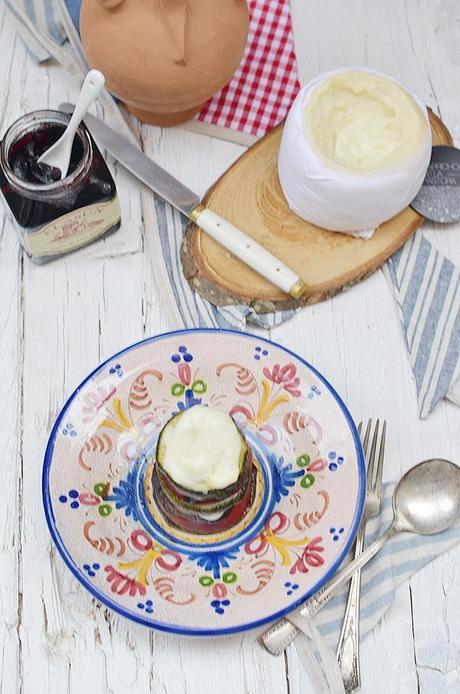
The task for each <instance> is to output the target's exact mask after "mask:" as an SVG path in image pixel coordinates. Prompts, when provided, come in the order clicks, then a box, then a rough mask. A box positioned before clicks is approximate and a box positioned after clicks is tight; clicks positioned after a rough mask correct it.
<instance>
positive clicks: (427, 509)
mask: <svg viewBox="0 0 460 694" xmlns="http://www.w3.org/2000/svg"><path fill="white" fill-rule="evenodd" d="M393 514H394V515H393V522H392V523H391V525H390V527H389V528H388V530H386V531H385V532H384V533H383V535H381V536H380V537H379V538H378V539H377V540H376V541H375V542H373V543H372V544H371V545H369V547H368V548H367V549H366V550H365V551H364V552H363V553H362V554H361V555H360V556H359V557H358V558H356V559H354V560H353V561H351V562H350V563H349V564H347V566H345V567H344V568H343V569H342V570H341V571H339V572H338V573H337V574H336V575H335V576H334V577H333V578H332V579H331V580H330V581H328V583H326V585H324V586H323V587H322V588H321V589H320V590H319V591H318V592H317V593H316V594H315V595H314V596H313V597H312V598H310V600H307V602H306V603H304V604H303V606H302V607H301V608H300V613H301V614H302V615H304V616H308V617H312V616H313V615H315V614H316V613H317V612H318V611H319V610H320V609H321V608H322V607H323V606H324V605H325V604H326V603H327V602H328V601H329V600H330V598H331V597H332V596H333V595H334V593H335V592H336V590H337V588H339V587H340V586H341V585H342V584H343V583H346V581H348V580H349V579H350V578H351V576H352V575H353V573H354V572H355V571H356V569H358V568H360V567H362V566H364V564H367V562H368V561H369V560H370V559H372V557H373V556H374V555H375V554H377V552H379V551H380V550H381V549H382V547H383V545H384V544H385V543H386V542H387V541H388V540H389V539H390V538H391V537H393V535H396V534H397V533H403V532H408V533H417V534H419V535H435V534H436V533H442V532H444V531H445V530H448V529H449V528H452V527H453V526H454V525H455V524H456V523H457V522H458V521H459V520H460V467H458V466H457V465H455V464H454V463H451V462H449V461H448V460H440V459H437V458H435V459H433V460H426V461H425V462H423V463H419V465H416V466H415V467H413V468H411V469H410V470H409V471H408V472H406V474H405V475H404V476H403V477H402V478H401V479H400V481H399V483H398V486H397V487H396V489H395V491H394V493H393ZM298 633H299V630H298V629H297V627H295V626H294V625H293V624H291V622H289V621H288V620H287V619H282V620H280V621H279V622H277V623H276V624H275V625H274V626H273V627H271V628H270V629H268V630H267V631H266V632H265V633H264V634H263V635H262V636H261V638H260V640H261V643H262V644H263V646H265V648H266V649H267V650H268V651H270V653H272V654H273V655H280V654H281V653H282V652H283V651H284V650H285V649H286V648H287V647H288V645H289V644H290V643H291V641H292V640H293V639H294V638H295V637H296V636H297V634H298Z"/></svg>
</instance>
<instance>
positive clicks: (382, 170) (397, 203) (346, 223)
mask: <svg viewBox="0 0 460 694" xmlns="http://www.w3.org/2000/svg"><path fill="white" fill-rule="evenodd" d="M431 147H432V142H431V128H430V125H429V119H428V113H427V110H426V107H425V106H424V104H423V103H422V102H421V101H420V100H419V99H418V98H417V97H416V96H414V95H413V94H410V93H409V92H407V90H405V89H404V87H403V86H402V85H401V84H399V82H397V81H396V80H393V79H391V78H389V77H386V76H385V75H382V74H381V73H376V72H374V71H372V70H366V69H352V70H350V69H348V70H346V69H344V70H336V71H334V72H331V73H327V74H325V75H321V76H320V77H318V78H317V79H315V80H313V81H312V82H310V83H309V84H307V85H306V86H305V87H303V89H301V91H300V92H299V94H298V95H297V97H296V99H295V101H294V103H293V105H292V107H291V110H290V112H289V115H288V117H287V120H286V124H285V126H284V131H283V137H282V141H281V147H280V153H279V160H278V173H279V179H280V183H281V187H282V189H283V193H284V196H285V198H286V200H287V203H288V205H289V207H290V208H291V210H292V211H293V212H295V213H296V214H297V215H299V217H302V219H305V220H307V221H309V222H311V223H312V224H315V225H316V226H319V227H323V228H325V229H329V230H332V231H344V232H347V233H351V234H357V235H362V236H363V235H365V234H364V233H363V232H368V233H367V236H369V235H371V231H372V230H373V229H375V228H376V227H377V226H379V225H380V224H382V223H383V222H385V221H387V220H388V219H390V218H391V217H394V216H395V215H396V214H398V213H399V212H401V211H402V210H403V209H404V208H405V207H407V205H408V204H409V203H410V202H411V201H412V200H413V199H414V197H415V196H416V194H417V193H418V191H419V190H420V188H421V186H422V183H423V180H424V178H425V174H426V171H427V168H428V164H429V162H430V157H431Z"/></svg>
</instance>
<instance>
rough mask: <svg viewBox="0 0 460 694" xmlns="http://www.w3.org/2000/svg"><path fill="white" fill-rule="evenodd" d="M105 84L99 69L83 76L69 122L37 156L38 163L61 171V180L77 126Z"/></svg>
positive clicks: (67, 165)
mask: <svg viewBox="0 0 460 694" xmlns="http://www.w3.org/2000/svg"><path fill="white" fill-rule="evenodd" d="M104 84H105V77H104V75H103V74H102V72H99V70H90V71H89V72H88V74H87V75H86V77H85V81H84V82H83V86H82V88H81V92H80V95H79V97H78V100H77V103H76V106H75V110H74V112H73V114H72V118H71V119H70V121H69V124H68V126H67V128H66V129H65V131H64V132H63V134H62V135H61V137H60V138H59V140H58V141H57V142H55V143H54V144H53V145H51V147H50V148H49V149H47V150H46V152H43V154H42V155H41V156H40V157H39V159H38V163H39V164H47V165H48V166H52V167H54V168H55V169H59V170H60V172H61V180H62V179H63V178H65V177H66V176H67V172H68V170H69V164H70V157H71V154H72V145H73V141H74V138H75V133H76V132H77V128H78V126H79V125H80V123H81V121H82V120H83V118H84V116H85V115H86V112H87V111H88V109H89V107H90V106H91V104H92V103H93V101H94V100H95V99H96V97H97V96H98V94H99V92H100V91H101V89H102V88H103V86H104Z"/></svg>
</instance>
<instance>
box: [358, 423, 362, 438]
mask: <svg viewBox="0 0 460 694" xmlns="http://www.w3.org/2000/svg"><path fill="white" fill-rule="evenodd" d="M362 428H363V423H362V422H360V423H359V424H358V434H359V438H361V429H362Z"/></svg>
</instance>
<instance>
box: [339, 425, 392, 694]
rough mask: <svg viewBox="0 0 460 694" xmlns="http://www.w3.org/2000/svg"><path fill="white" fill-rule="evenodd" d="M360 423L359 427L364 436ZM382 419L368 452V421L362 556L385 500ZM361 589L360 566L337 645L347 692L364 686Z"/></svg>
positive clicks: (360, 534) (359, 537) (358, 545)
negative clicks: (372, 523) (371, 522)
mask: <svg viewBox="0 0 460 694" xmlns="http://www.w3.org/2000/svg"><path fill="white" fill-rule="evenodd" d="M361 426H362V424H361V423H360V425H359V427H358V431H359V435H360V436H361ZM379 428H380V422H379V420H377V422H376V424H375V427H374V433H373V436H372V443H371V450H370V453H369V456H368V455H367V452H368V448H369V440H370V434H371V429H372V419H369V420H368V422H367V427H366V433H365V435H364V440H363V452H364V457H365V459H367V461H368V463H367V473H366V478H367V481H366V501H365V505H364V513H363V518H362V521H361V525H360V526H359V530H358V534H357V535H356V544H355V557H357V556H359V555H360V554H361V552H362V551H363V548H364V540H365V536H366V524H367V521H368V520H369V518H373V517H374V516H377V515H378V514H379V513H380V506H381V503H382V471H383V460H384V457H385V438H386V428H387V423H386V421H384V423H383V428H382V434H381V438H380V444H379V451H378V455H377V444H378V438H379ZM360 588H361V569H358V570H357V571H356V572H355V573H354V574H353V577H352V579H351V583H350V591H349V593H348V601H347V607H346V610H345V616H344V619H343V625H342V631H341V634H340V640H339V645H338V647H337V660H338V663H339V666H340V670H341V673H342V678H343V683H344V685H345V691H346V692H353V691H355V690H356V689H359V688H360V686H361V674H360V664H359V602H360Z"/></svg>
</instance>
